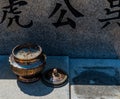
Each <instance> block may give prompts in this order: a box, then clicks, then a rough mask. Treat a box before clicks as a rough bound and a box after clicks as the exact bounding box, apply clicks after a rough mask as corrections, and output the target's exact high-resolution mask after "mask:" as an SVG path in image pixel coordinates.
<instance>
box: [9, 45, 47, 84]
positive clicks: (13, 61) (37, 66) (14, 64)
mask: <svg viewBox="0 0 120 99" xmlns="http://www.w3.org/2000/svg"><path fill="white" fill-rule="evenodd" d="M9 62H10V66H11V69H12V71H13V72H14V73H15V74H16V75H17V78H18V80H20V81H22V82H34V81H37V80H39V78H40V74H41V72H42V70H43V69H44V67H45V64H46V55H45V54H44V53H43V52H42V48H41V47H40V46H39V45H35V44H23V45H18V46H16V47H15V48H13V50H12V54H11V55H10V57H9Z"/></svg>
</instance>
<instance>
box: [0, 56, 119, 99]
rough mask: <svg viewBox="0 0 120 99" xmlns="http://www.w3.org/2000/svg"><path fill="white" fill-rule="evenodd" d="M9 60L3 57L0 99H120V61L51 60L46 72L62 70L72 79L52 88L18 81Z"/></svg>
mask: <svg viewBox="0 0 120 99" xmlns="http://www.w3.org/2000/svg"><path fill="white" fill-rule="evenodd" d="M8 57H9V56H3V55H1V56H0V99H120V86H119V85H120V60H113V59H71V58H69V57H67V56H48V57H47V64H46V69H45V70H47V69H50V68H53V67H59V68H61V69H63V70H64V71H66V72H67V74H68V75H69V81H68V83H67V84H66V85H65V86H63V87H60V88H51V87H48V86H46V85H45V84H44V83H43V82H42V81H41V80H39V81H37V82H35V83H29V84H26V83H21V82H19V81H17V79H16V76H15V75H14V74H13V72H12V71H11V69H10V66H9V62H8Z"/></svg>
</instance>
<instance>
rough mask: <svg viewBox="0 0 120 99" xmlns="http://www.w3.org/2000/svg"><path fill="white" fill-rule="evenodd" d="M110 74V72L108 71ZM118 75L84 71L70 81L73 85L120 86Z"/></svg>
mask: <svg viewBox="0 0 120 99" xmlns="http://www.w3.org/2000/svg"><path fill="white" fill-rule="evenodd" d="M109 72H112V71H109ZM118 76H119V74H117V72H115V74H113V75H112V73H111V74H109V73H107V72H104V71H98V70H84V71H82V72H81V73H79V74H78V75H77V76H75V77H74V78H73V79H72V84H74V85H120V81H119V80H120V79H119V77H118Z"/></svg>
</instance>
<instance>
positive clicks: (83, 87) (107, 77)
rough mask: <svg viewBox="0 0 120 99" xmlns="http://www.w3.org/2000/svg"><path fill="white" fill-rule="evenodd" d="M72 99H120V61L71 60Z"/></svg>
mask: <svg viewBox="0 0 120 99" xmlns="http://www.w3.org/2000/svg"><path fill="white" fill-rule="evenodd" d="M70 84H71V99H120V86H119V85H120V60H113V59H70Z"/></svg>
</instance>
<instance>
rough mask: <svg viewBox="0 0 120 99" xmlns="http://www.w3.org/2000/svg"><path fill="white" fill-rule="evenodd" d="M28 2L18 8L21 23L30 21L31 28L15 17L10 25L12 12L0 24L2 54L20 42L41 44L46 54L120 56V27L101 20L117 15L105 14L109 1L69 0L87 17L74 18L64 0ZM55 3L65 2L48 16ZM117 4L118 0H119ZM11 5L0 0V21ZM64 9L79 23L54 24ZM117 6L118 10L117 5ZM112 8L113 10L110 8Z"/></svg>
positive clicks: (90, 56)
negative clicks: (74, 25) (58, 25)
mask: <svg viewBox="0 0 120 99" xmlns="http://www.w3.org/2000/svg"><path fill="white" fill-rule="evenodd" d="M18 1H21V0H18ZM24 1H26V2H27V3H28V4H27V5H24V6H20V7H19V6H18V5H16V7H18V9H17V11H19V10H20V11H22V13H20V14H18V15H19V16H20V18H19V21H20V23H21V24H23V25H24V24H28V23H29V22H30V21H31V20H32V21H33V25H32V26H31V27H30V28H22V27H20V26H19V25H17V24H16V22H15V20H14V21H13V23H12V24H11V25H10V26H9V27H7V25H8V23H9V19H8V18H10V17H13V16H14V14H13V15H11V14H9V13H8V14H7V16H6V19H5V20H4V22H3V23H1V24H0V54H9V53H11V49H12V48H13V47H14V46H16V45H17V44H21V43H25V42H33V43H37V44H40V45H41V46H42V47H43V49H44V51H45V52H46V53H47V55H67V56H71V57H82V58H118V57H119V56H120V39H119V38H120V27H119V25H118V24H117V23H116V22H119V20H112V22H111V21H110V22H111V24H109V25H108V26H107V27H105V28H104V29H101V27H102V26H103V25H104V24H105V23H104V22H99V20H98V19H104V18H108V17H112V18H113V17H117V13H113V14H111V15H106V11H105V10H104V9H105V8H110V5H109V4H110V3H109V2H108V0H69V2H70V4H71V6H72V7H73V8H75V9H76V10H77V11H79V12H80V13H82V14H83V15H84V17H75V16H74V15H73V14H72V13H71V11H70V10H69V8H68V7H67V5H66V4H65V0H29V1H28V0H24ZM56 3H60V4H62V6H61V8H60V9H59V10H58V11H57V12H56V13H55V15H54V16H52V17H51V18H48V17H49V15H50V14H51V13H52V11H53V10H54V8H55V6H56ZM116 3H117V2H116ZM7 5H9V0H0V21H1V20H2V17H3V14H4V13H3V10H5V9H2V8H3V7H5V6H7ZM14 7H15V6H14ZM61 9H64V10H66V11H67V13H66V14H65V16H64V20H63V21H65V20H66V18H70V19H72V20H73V21H74V22H75V23H76V28H75V29H73V28H71V26H69V25H65V26H61V27H58V28H55V27H54V26H53V25H52V23H54V22H57V20H58V18H59V15H60V12H61ZM115 9H119V7H118V8H115ZM110 10H113V9H111V8H110Z"/></svg>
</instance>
